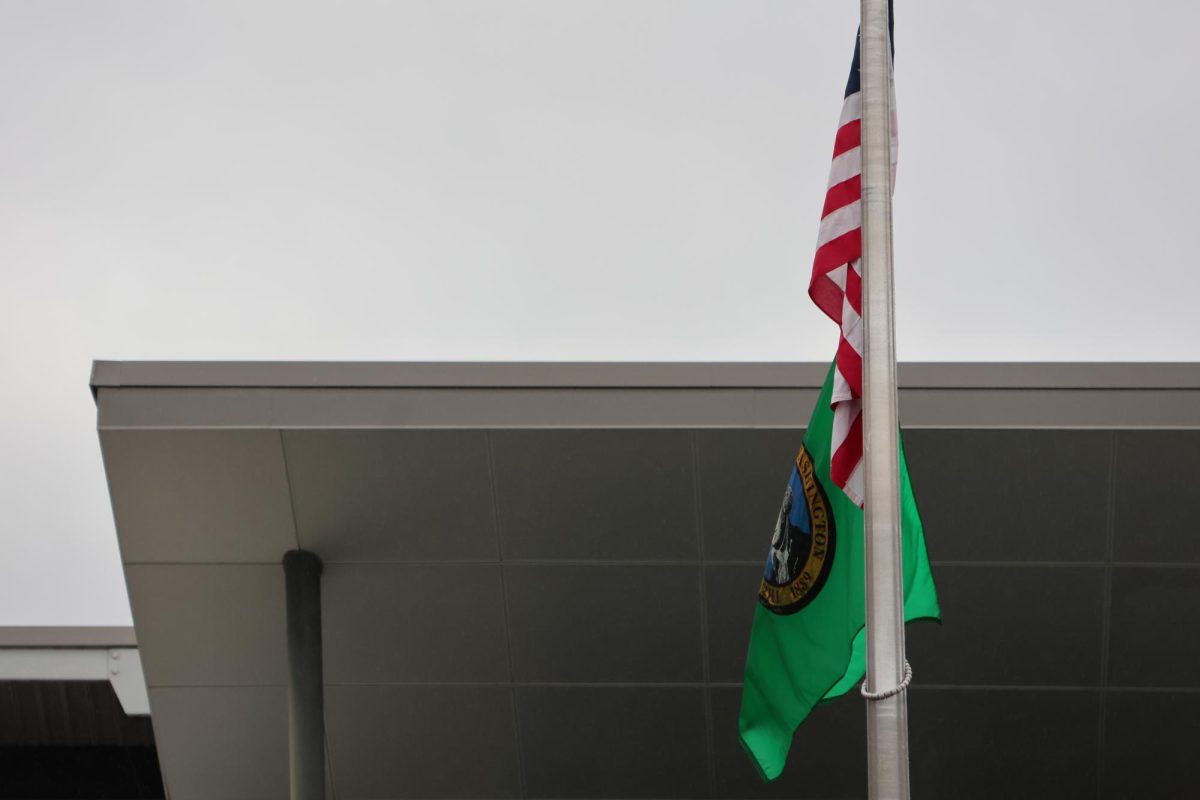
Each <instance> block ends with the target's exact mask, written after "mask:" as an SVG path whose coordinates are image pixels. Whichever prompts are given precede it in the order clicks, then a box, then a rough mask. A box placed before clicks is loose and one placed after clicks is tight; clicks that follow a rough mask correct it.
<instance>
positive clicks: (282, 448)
mask: <svg viewBox="0 0 1200 800" xmlns="http://www.w3.org/2000/svg"><path fill="white" fill-rule="evenodd" d="M278 433H279V457H280V458H281V459H282V461H283V481H284V484H285V485H286V486H287V493H288V510H289V511H291V513H292V537H293V539H294V540H295V543H296V549H297V550H303V549H304V548H303V547H301V546H300V521H299V517H298V516H297V515H296V493H295V492H294V491H292V472H291V469H290V467H289V466H288V456H287V444H286V443H285V442H284V441H283V430H282V429H281V430H279V431H278ZM314 555H316V554H315V553H314ZM317 557H318V558H320V556H319V555H318V556H317ZM321 564H322V570H321V571H322V572H324V561H322V562H321ZM319 580H320V579H319ZM320 582H324V581H323V580H321V581H320ZM322 606H324V602H323V601H322ZM324 661H325V654H324V653H322V654H321V662H322V664H324ZM323 669H324V667H322V670H323ZM324 698H325V684H322V686H321V699H322V701H324ZM325 705H328V704H325ZM321 716H322V717H324V716H325V709H324V708H322V710H321ZM324 749H325V773H326V775H325V778H326V780H327V781H328V786H329V794H330V795H331V800H337V796H338V789H337V780H336V776H335V775H334V773H333V745H332V744H331V743H330V741H329V726H328V725H325V748H324Z"/></svg>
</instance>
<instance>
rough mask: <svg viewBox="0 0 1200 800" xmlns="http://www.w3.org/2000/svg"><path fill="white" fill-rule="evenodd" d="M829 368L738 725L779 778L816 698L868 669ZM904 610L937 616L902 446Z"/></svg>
mask: <svg viewBox="0 0 1200 800" xmlns="http://www.w3.org/2000/svg"><path fill="white" fill-rule="evenodd" d="M834 379H835V369H834V368H833V367H831V368H830V371H829V374H828V376H827V377H826V379H825V385H824V387H823V388H822V389H821V397H820V399H819V400H817V407H816V409H815V410H814V411H813V415H812V419H811V420H810V421H809V424H808V430H807V431H806V433H805V436H804V444H803V446H801V448H800V452H799V453H798V454H797V456H796V462H795V465H794V466H793V467H792V474H791V479H790V480H789V481H788V485H787V488H786V490H785V492H784V496H783V507H782V508H781V509H780V510H779V518H778V521H777V522H776V523H775V531H774V535H773V536H772V537H771V545H770V548H769V551H768V554H767V563H766V568H765V570H764V572H763V576H762V583H761V585H760V588H759V595H758V605H757V607H756V608H755V611H754V626H753V629H752V630H751V633H750V648H749V652H748V653H747V656H746V675H745V684H744V688H743V690H742V710H741V715H740V717H739V719H738V728H739V731H740V734H741V739H742V743H743V744H744V745H745V747H746V750H747V751H748V752H749V753H750V756H751V758H753V759H754V761H755V763H756V764H757V765H758V768H759V771H760V772H761V773H762V775H763V777H764V778H766V779H768V780H773V779H775V778H777V777H779V774H780V773H781V772H782V771H783V766H784V763H785V762H786V760H787V754H788V748H789V747H790V746H791V743H792V734H793V733H795V730H796V728H797V727H798V726H799V725H800V723H802V722H804V720H805V718H806V717H808V715H809V713H810V712H811V711H812V710H813V707H814V706H815V705H817V704H818V703H820V702H823V701H826V700H831V699H833V698H835V697H838V696H840V695H842V694H845V693H846V692H847V691H849V690H851V689H853V688H855V687H856V686H857V685H858V684H859V682H861V681H862V679H863V674H864V671H865V669H866V641H865V631H864V629H863V624H864V621H865V615H864V595H863V592H864V579H865V578H864V566H863V553H864V549H865V545H864V541H863V512H862V509H861V508H859V506H858V505H857V504H856V503H855V502H854V501H853V500H851V499H850V498H849V497H848V496H847V495H846V494H845V493H844V492H843V491H842V489H840V488H838V486H837V485H835V484H834V482H833V481H832V479H831V478H830V449H831V442H832V441H833V435H832V434H833V425H834V411H833V409H832V408H831V407H830V398H831V395H832V392H833V384H834ZM900 504H901V529H902V540H903V541H902V547H901V550H902V555H903V568H904V619H905V621H910V620H914V619H921V618H933V619H938V618H939V617H940V611H939V609H938V601H937V591H936V590H935V589H934V585H933V576H932V574H931V573H930V570H929V557H928V556H927V555H926V554H925V534H924V531H923V530H922V528H921V517H920V516H919V515H918V514H917V504H916V502H915V501H914V499H913V493H912V487H911V486H910V484H909V480H908V468H907V466H906V465H905V462H904V447H903V445H901V448H900Z"/></svg>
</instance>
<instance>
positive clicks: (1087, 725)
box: [908, 686, 1100, 800]
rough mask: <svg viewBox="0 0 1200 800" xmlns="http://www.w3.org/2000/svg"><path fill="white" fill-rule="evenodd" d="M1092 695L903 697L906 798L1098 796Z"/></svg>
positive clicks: (926, 692) (1096, 710)
mask: <svg viewBox="0 0 1200 800" xmlns="http://www.w3.org/2000/svg"><path fill="white" fill-rule="evenodd" d="M1099 702H1100V699H1099V692H1095V691H1022V690H1017V689H1010V690H997V691H978V690H961V689H942V690H938V689H926V688H922V687H920V686H917V687H914V688H913V689H912V690H911V691H910V692H909V703H908V719H909V749H910V771H911V779H912V790H913V797H920V798H925V800H939V798H945V800H963V798H971V800H992V799H993V798H994V800H1013V798H1021V800H1043V799H1044V800H1070V798H1089V800H1090V799H1093V798H1095V797H1096V793H1097V790H1098V779H1097V774H1098V765H1097V747H1098V746H1099V725H1098V720H1099V714H1100V705H1099Z"/></svg>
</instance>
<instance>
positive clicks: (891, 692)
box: [858, 658, 912, 700]
mask: <svg viewBox="0 0 1200 800" xmlns="http://www.w3.org/2000/svg"><path fill="white" fill-rule="evenodd" d="M910 683H912V665H911V664H909V663H908V659H907V658H906V659H904V680H902V681H900V685H899V686H896V687H894V688H892V689H888V690H886V691H883V692H868V691H867V682H866V681H863V682H862V686H860V687H859V689H858V691H859V693H860V694H861V695H862V696H863V697H865V698H867V699H868V700H887V699H888V698H889V697H895V696H896V695H898V694H900V693H901V692H903V691H904V690H905V689H907V688H908V685H909V684H910Z"/></svg>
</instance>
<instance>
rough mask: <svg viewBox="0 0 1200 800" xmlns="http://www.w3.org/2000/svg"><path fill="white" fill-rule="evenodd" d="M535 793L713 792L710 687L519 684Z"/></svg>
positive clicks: (592, 795) (527, 764) (597, 795)
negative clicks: (708, 713) (707, 715)
mask: <svg viewBox="0 0 1200 800" xmlns="http://www.w3.org/2000/svg"><path fill="white" fill-rule="evenodd" d="M517 703H518V711H519V716H520V721H521V738H522V751H523V753H524V756H525V780H526V786H527V792H528V796H529V797H545V798H565V797H586V798H610V797H612V798H617V797H656V798H687V797H707V796H708V795H709V779H708V774H709V770H708V755H707V753H708V745H707V733H706V727H705V710H704V707H705V700H704V690H703V689H699V688H682V687H667V688H663V687H612V688H593V687H578V686H572V687H537V688H521V689H519V690H518V691H517Z"/></svg>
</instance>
